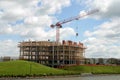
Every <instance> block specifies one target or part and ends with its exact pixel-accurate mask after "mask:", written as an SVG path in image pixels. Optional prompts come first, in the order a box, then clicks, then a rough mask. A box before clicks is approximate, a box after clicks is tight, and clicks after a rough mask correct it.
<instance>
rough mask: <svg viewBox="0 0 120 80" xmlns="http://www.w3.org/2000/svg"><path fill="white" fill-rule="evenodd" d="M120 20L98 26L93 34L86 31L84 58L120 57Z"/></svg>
mask: <svg viewBox="0 0 120 80" xmlns="http://www.w3.org/2000/svg"><path fill="white" fill-rule="evenodd" d="M119 31H120V19H113V20H110V21H108V22H104V23H103V24H101V25H99V26H98V28H97V29H96V30H94V31H93V32H90V31H86V32H85V35H86V36H87V37H88V38H87V39H86V40H84V43H85V44H86V45H87V49H86V57H107V58H111V57H114V58H119V57H120V43H119V41H120V32H119Z"/></svg>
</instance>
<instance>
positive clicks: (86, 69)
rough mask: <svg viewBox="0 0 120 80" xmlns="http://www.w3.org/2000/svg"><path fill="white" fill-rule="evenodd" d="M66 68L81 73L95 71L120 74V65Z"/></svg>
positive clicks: (97, 72)
mask: <svg viewBox="0 0 120 80" xmlns="http://www.w3.org/2000/svg"><path fill="white" fill-rule="evenodd" d="M64 69H65V70H68V71H76V72H80V73H93V74H120V66H99V65H98V66H87V65H81V66H71V67H65V68H64Z"/></svg>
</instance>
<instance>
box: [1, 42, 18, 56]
mask: <svg viewBox="0 0 120 80" xmlns="http://www.w3.org/2000/svg"><path fill="white" fill-rule="evenodd" d="M17 44H18V42H15V41H13V40H4V41H2V40H0V46H1V47H0V56H18V55H19V54H18V53H19V50H18V48H17Z"/></svg>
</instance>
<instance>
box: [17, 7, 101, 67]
mask: <svg viewBox="0 0 120 80" xmlns="http://www.w3.org/2000/svg"><path fill="white" fill-rule="evenodd" d="M98 11H99V10H98V9H95V10H91V11H88V12H86V13H85V14H82V15H78V16H75V17H71V18H68V19H64V20H62V21H59V22H57V23H56V24H52V25H50V27H51V28H56V41H54V42H53V41H49V40H48V41H30V40H29V41H23V42H20V43H19V46H18V47H19V48H20V59H23V60H28V61H34V62H37V63H40V64H44V65H47V66H51V67H61V66H66V65H79V64H83V63H84V53H85V49H86V48H85V46H84V44H83V43H81V42H75V41H74V42H73V41H71V40H67V41H65V40H63V41H61V42H60V28H62V24H65V23H68V22H71V21H74V20H79V19H80V18H82V17H85V16H87V15H90V14H93V13H95V12H98ZM76 36H78V33H76Z"/></svg>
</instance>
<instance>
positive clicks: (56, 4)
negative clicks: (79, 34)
mask: <svg viewBox="0 0 120 80" xmlns="http://www.w3.org/2000/svg"><path fill="white" fill-rule="evenodd" d="M70 5H71V1H70V0H54V1H53V0H47V1H46V0H31V1H30V0H25V1H21V0H0V28H1V29H0V35H1V34H2V35H3V36H6V35H9V36H13V35H17V36H18V37H21V38H22V39H24V40H28V39H32V40H47V39H51V40H53V39H54V40H55V34H56V31H55V29H52V28H50V24H52V23H53V22H56V21H57V18H56V17H54V14H59V13H60V12H61V10H62V9H63V8H64V7H68V6H70ZM21 20H22V22H20V21H21ZM64 31H65V32H67V31H68V32H69V31H72V33H67V34H66V35H62V34H63V32H64ZM73 34H74V30H73V29H71V28H69V29H68V28H63V29H61V37H62V38H64V37H68V36H71V35H73ZM9 38H10V37H9ZM7 39H8V38H7ZM17 44H18V43H17V41H15V40H14V38H11V39H10V41H9V40H5V41H4V40H3V41H1V42H0V46H2V47H0V56H4V55H11V56H13V55H15V56H16V55H18V53H19V52H18V48H16V47H17ZM6 45H7V46H6Z"/></svg>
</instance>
